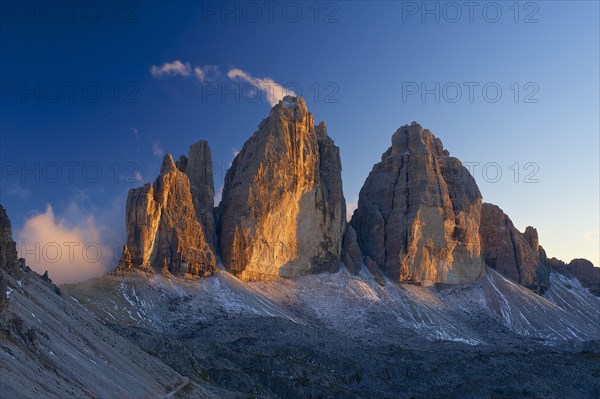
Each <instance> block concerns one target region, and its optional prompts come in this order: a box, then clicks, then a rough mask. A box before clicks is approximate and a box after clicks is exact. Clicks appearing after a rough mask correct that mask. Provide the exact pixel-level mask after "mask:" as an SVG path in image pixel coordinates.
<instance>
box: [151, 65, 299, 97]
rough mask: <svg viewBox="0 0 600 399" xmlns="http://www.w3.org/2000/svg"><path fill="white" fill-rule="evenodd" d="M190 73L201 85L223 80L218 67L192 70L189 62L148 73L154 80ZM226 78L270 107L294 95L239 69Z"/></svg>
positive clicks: (230, 70) (265, 79)
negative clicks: (242, 83) (239, 83)
mask: <svg viewBox="0 0 600 399" xmlns="http://www.w3.org/2000/svg"><path fill="white" fill-rule="evenodd" d="M192 72H193V74H194V76H195V77H196V79H198V81H200V82H201V83H206V82H215V81H219V80H221V79H223V78H222V75H221V71H220V69H219V66H218V65H204V66H198V65H196V66H194V67H193V68H192V67H191V65H190V63H189V62H186V63H183V62H181V61H178V60H175V61H173V62H166V63H164V64H163V65H162V66H160V67H159V66H156V65H152V67H150V73H151V74H152V76H154V77H155V78H158V77H167V76H184V77H190V76H191V75H192ZM227 78H229V79H230V80H234V81H241V82H244V83H247V84H248V85H249V86H250V87H247V88H244V92H245V93H246V94H248V95H250V96H251V97H253V98H254V97H255V96H258V95H261V94H262V95H264V96H265V97H264V98H265V100H267V102H268V103H269V104H270V105H271V106H274V105H276V104H277V103H278V102H279V100H281V99H282V98H283V97H285V96H288V95H290V96H295V95H296V93H295V92H294V91H293V90H289V89H286V88H285V87H283V86H282V85H280V84H279V83H277V82H275V81H274V80H273V79H271V78H268V77H265V78H257V77H255V76H252V75H250V74H249V73H248V72H246V71H244V70H242V69H239V68H231V69H229V71H228V72H227Z"/></svg>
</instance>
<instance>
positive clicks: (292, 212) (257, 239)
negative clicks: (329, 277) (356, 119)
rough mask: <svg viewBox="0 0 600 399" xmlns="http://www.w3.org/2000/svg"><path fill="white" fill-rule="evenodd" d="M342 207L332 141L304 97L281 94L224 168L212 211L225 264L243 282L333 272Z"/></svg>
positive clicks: (342, 222)
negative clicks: (220, 194) (218, 198)
mask: <svg viewBox="0 0 600 399" xmlns="http://www.w3.org/2000/svg"><path fill="white" fill-rule="evenodd" d="M345 208H346V205H345V201H344V197H343V193H342V181H341V162H340V155H339V149H338V147H336V146H335V145H334V143H333V140H331V138H329V137H328V136H327V130H326V127H325V124H324V123H321V124H320V125H318V126H315V125H314V120H313V116H312V114H311V113H310V112H308V110H307V109H306V104H305V102H304V100H303V99H301V98H297V97H291V96H287V97H285V98H284V99H283V100H282V101H280V102H279V104H277V105H276V106H275V107H273V109H272V110H271V112H270V114H269V117H268V118H267V119H265V120H263V121H262V122H261V124H260V125H259V128H258V131H257V132H255V133H254V134H253V135H252V137H251V138H250V139H248V141H246V143H244V146H243V148H242V150H241V151H240V153H239V154H238V155H237V156H236V158H235V159H234V161H233V164H232V165H231V168H230V169H229V170H228V171H227V175H226V177H225V184H224V188H223V200H222V201H221V204H220V205H219V209H218V225H219V233H220V249H221V256H222V260H223V264H224V265H225V267H226V268H227V270H229V271H230V272H231V273H233V274H235V275H236V276H238V277H240V278H242V279H244V280H261V279H275V278H279V277H293V276H299V275H303V274H307V273H314V272H320V271H334V270H336V269H337V268H338V267H339V260H340V255H341V247H342V234H343V232H344V229H345V224H346V221H345V212H346V209H345Z"/></svg>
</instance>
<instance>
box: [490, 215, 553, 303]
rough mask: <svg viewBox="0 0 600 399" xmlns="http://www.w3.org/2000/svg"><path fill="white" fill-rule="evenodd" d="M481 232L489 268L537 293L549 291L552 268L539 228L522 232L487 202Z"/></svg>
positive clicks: (529, 228) (531, 228) (530, 228)
mask: <svg viewBox="0 0 600 399" xmlns="http://www.w3.org/2000/svg"><path fill="white" fill-rule="evenodd" d="M479 232H480V234H481V243H482V247H483V251H482V253H483V259H484V261H485V263H486V265H488V266H489V267H491V268H493V269H495V270H497V271H498V272H499V273H501V274H502V275H504V276H505V277H507V278H508V279H510V280H512V281H514V282H517V283H519V284H521V285H523V286H525V287H527V288H529V289H531V290H533V291H535V292H538V293H544V292H545V291H546V289H547V288H548V284H549V278H550V267H549V265H548V259H547V257H546V252H545V251H544V249H543V248H542V247H541V246H540V245H539V238H538V233H537V230H536V229H534V228H533V227H531V226H529V227H527V228H526V229H525V232H524V233H521V232H520V231H519V230H517V229H516V228H515V226H514V225H513V223H512V221H511V220H510V218H509V217H508V216H507V215H506V214H505V213H504V212H503V211H502V209H500V208H499V207H497V206H496V205H492V204H487V203H485V204H483V206H482V209H481V225H480V227H479Z"/></svg>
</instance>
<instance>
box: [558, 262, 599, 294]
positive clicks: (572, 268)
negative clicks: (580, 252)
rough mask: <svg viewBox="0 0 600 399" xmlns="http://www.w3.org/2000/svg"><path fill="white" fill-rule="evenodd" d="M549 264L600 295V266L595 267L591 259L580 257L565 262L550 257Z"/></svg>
mask: <svg viewBox="0 0 600 399" xmlns="http://www.w3.org/2000/svg"><path fill="white" fill-rule="evenodd" d="M548 264H549V265H550V267H551V268H552V270H555V271H557V272H558V273H561V274H563V275H565V276H567V277H574V278H576V279H577V280H578V281H579V282H580V283H581V285H582V286H583V287H585V288H588V289H589V290H590V292H591V293H592V294H594V295H597V296H600V267H595V266H594V264H593V263H592V262H590V261H589V260H587V259H580V258H578V259H573V260H572V261H571V262H569V263H568V264H565V262H563V261H561V260H559V259H556V258H550V259H548Z"/></svg>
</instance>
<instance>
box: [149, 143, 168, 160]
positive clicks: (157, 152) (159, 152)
mask: <svg viewBox="0 0 600 399" xmlns="http://www.w3.org/2000/svg"><path fill="white" fill-rule="evenodd" d="M164 154H165V151H164V150H163V148H162V146H161V145H160V143H159V142H155V143H154V144H152V155H154V156H155V157H157V158H162V156H163V155H164Z"/></svg>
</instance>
